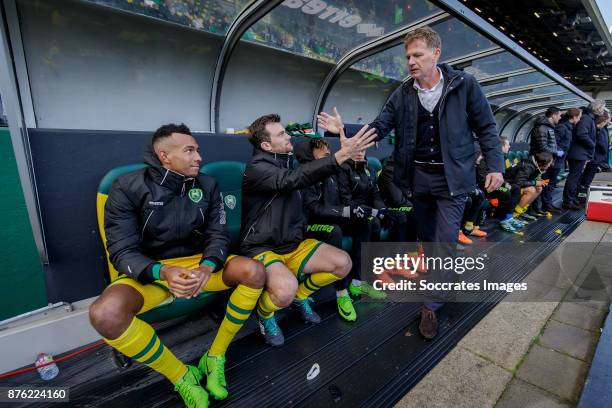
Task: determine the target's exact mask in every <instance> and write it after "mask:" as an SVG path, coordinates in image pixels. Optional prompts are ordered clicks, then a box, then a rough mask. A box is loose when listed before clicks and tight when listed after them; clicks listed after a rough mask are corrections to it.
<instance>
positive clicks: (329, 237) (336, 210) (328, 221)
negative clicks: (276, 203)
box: [295, 138, 385, 321]
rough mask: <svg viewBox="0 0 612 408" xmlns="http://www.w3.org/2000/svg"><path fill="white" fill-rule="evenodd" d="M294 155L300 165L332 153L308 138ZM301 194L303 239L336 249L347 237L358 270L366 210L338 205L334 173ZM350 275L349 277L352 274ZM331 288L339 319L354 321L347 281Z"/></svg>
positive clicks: (322, 143) (366, 232) (366, 233)
mask: <svg viewBox="0 0 612 408" xmlns="http://www.w3.org/2000/svg"><path fill="white" fill-rule="evenodd" d="M295 153H296V158H297V159H298V161H299V162H300V163H302V164H304V163H308V162H311V161H312V160H317V159H321V158H324V157H327V156H329V155H330V154H331V152H330V150H329V143H328V142H327V141H326V140H325V139H322V138H315V139H310V140H307V141H304V142H302V143H300V144H298V145H297V146H296V149H295ZM302 193H303V197H304V209H305V211H306V213H307V215H308V223H309V225H308V228H307V233H306V236H307V237H309V238H315V239H318V240H320V241H323V242H326V243H328V244H330V245H333V246H335V247H337V248H342V238H343V237H344V236H350V237H351V238H352V246H351V250H350V251H349V253H350V255H351V259H352V260H353V268H357V269H358V268H360V265H361V242H362V241H363V240H365V241H368V240H369V239H370V235H371V231H369V230H368V229H367V228H360V227H361V226H362V224H363V221H364V220H365V215H366V212H367V210H364V209H363V208H360V207H359V206H353V207H352V208H351V206H350V205H344V204H342V203H341V200H340V192H339V183H338V177H337V175H335V174H333V175H331V176H329V177H328V178H326V179H325V180H323V181H321V182H319V183H316V184H313V185H312V186H310V187H308V188H306V189H304V190H303V191H302ZM350 276H352V273H351V275H350ZM350 276H349V277H350ZM334 286H335V287H336V301H337V304H338V312H339V314H340V316H342V318H344V319H345V320H348V321H355V320H356V319H357V312H356V311H355V308H354V306H353V301H352V300H351V297H350V296H349V293H348V291H347V286H348V285H347V282H346V278H345V279H342V280H339V281H336V282H334ZM370 288H371V286H370V285H368V284H367V283H366V284H364V286H363V288H361V289H363V290H364V291H367V290H368V289H370ZM372 290H373V289H372ZM353 292H355V290H354V289H353ZM372 296H375V297H376V298H384V297H385V293H383V292H378V291H374V292H373V293H372Z"/></svg>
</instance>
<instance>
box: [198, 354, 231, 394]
mask: <svg viewBox="0 0 612 408" xmlns="http://www.w3.org/2000/svg"><path fill="white" fill-rule="evenodd" d="M198 369H200V372H201V373H202V374H204V375H206V389H207V390H208V392H210V395H212V396H213V398H214V399H216V400H222V399H225V398H227V395H228V392H227V382H226V381H225V356H215V357H211V356H209V355H208V352H206V353H205V354H204V355H203V356H202V358H201V359H200V362H199V363H198Z"/></svg>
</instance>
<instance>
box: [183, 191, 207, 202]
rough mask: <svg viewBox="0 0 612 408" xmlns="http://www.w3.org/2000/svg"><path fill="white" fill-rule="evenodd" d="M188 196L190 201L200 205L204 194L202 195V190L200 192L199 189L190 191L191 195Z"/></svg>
mask: <svg viewBox="0 0 612 408" xmlns="http://www.w3.org/2000/svg"><path fill="white" fill-rule="evenodd" d="M187 196H189V199H190V200H191V201H193V202H194V203H199V202H200V201H202V197H203V196H204V193H202V190H200V189H199V188H192V189H191V190H189V193H187Z"/></svg>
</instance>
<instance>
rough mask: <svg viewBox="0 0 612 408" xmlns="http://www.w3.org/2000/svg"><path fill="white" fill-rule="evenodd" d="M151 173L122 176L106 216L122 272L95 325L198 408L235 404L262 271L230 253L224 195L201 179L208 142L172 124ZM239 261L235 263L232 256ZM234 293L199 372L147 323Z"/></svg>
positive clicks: (161, 132) (156, 147) (152, 158)
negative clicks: (161, 311) (230, 365)
mask: <svg viewBox="0 0 612 408" xmlns="http://www.w3.org/2000/svg"><path fill="white" fill-rule="evenodd" d="M144 161H145V163H146V164H147V167H146V168H144V169H142V170H137V171H134V172H131V173H128V174H124V175H122V176H120V177H119V178H117V180H116V181H115V182H114V184H113V187H112V189H111V191H110V194H109V196H108V200H107V201H106V205H105V208H104V230H105V232H106V239H107V249H108V253H109V259H110V261H111V262H112V264H113V266H114V267H115V269H116V270H117V271H118V272H119V273H120V275H119V277H118V278H117V279H115V280H114V281H113V282H112V283H111V284H110V285H109V287H108V288H106V290H104V292H103V293H102V295H101V296H100V297H99V298H98V299H97V300H96V301H95V302H94V303H93V304H92V305H91V307H90V309H89V315H90V319H91V323H92V325H93V327H94V328H95V329H96V330H97V331H98V332H99V333H100V334H101V335H102V337H104V340H105V341H106V342H107V343H108V344H109V345H110V346H112V347H114V348H115V349H117V350H119V351H120V352H121V353H123V354H124V355H126V356H129V357H131V358H133V359H134V360H137V361H140V362H142V363H143V364H146V365H147V366H149V367H151V368H152V369H154V370H155V371H157V372H159V373H160V374H162V375H164V376H165V377H166V378H168V380H170V381H171V382H172V383H173V384H174V389H175V390H176V391H178V393H179V394H180V395H181V397H182V398H183V401H184V402H185V405H187V406H188V407H206V406H208V395H207V393H206V391H205V390H204V389H203V388H202V387H201V386H200V379H201V378H202V375H203V374H204V375H206V376H207V380H206V388H207V389H208V391H209V392H210V393H211V394H212V396H213V397H214V398H215V399H224V398H226V397H227V385H226V381H225V351H226V350H227V347H228V346H229V344H230V342H231V341H232V339H233V337H234V335H235V334H236V333H237V332H238V330H239V329H240V328H241V327H242V325H243V324H244V322H245V321H246V320H247V319H248V317H249V315H250V314H251V310H252V309H253V308H254V307H255V305H256V304H257V299H258V298H259V296H260V294H261V291H262V289H263V286H264V282H265V271H264V267H263V265H262V264H261V263H259V262H255V261H253V260H251V259H249V258H245V257H242V256H235V255H229V253H228V250H229V243H230V239H229V234H228V232H227V226H226V216H225V210H224V207H223V197H222V195H221V193H220V191H219V188H218V186H217V182H216V180H215V179H214V178H212V177H210V176H208V175H205V174H201V173H200V172H199V170H200V163H201V161H202V158H201V157H200V153H199V149H198V143H197V142H196V140H195V139H194V138H193V136H191V132H190V130H189V128H187V126H185V125H174V124H169V125H164V126H162V127H160V128H159V129H157V131H156V132H155V133H154V135H153V138H152V141H151V145H149V146H147V148H146V149H145V157H144ZM228 255H229V256H228ZM230 288H234V289H233V292H232V295H231V296H230V298H229V302H228V304H227V309H226V314H225V317H224V319H223V322H222V323H221V326H220V327H219V330H218V332H217V335H216V337H215V339H214V341H213V343H212V345H211V347H210V349H209V351H208V352H207V353H206V354H204V355H203V356H202V358H201V359H200V361H199V364H198V367H193V366H187V365H185V364H183V363H182V362H181V361H180V360H179V359H178V358H177V357H176V356H174V354H172V352H171V351H170V350H169V349H168V348H167V347H165V346H164V344H163V343H162V341H161V340H160V339H159V338H158V337H157V335H156V334H155V330H153V328H152V327H151V326H150V325H149V324H147V323H146V322H145V321H143V320H141V319H139V318H138V316H139V315H140V314H142V313H144V312H146V311H148V310H151V309H153V308H154V307H156V306H158V305H160V304H164V303H168V302H172V300H173V299H174V298H177V297H179V298H190V297H194V296H198V295H199V294H200V293H202V292H217V291H223V290H228V289H230Z"/></svg>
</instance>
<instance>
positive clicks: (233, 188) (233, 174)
mask: <svg viewBox="0 0 612 408" xmlns="http://www.w3.org/2000/svg"><path fill="white" fill-rule="evenodd" d="M245 168H246V164H244V163H242V162H238V161H218V162H212V163H208V164H205V165H204V166H202V168H201V169H200V171H201V172H202V173H204V174H208V175H209V176H212V177H214V178H215V179H216V180H217V183H218V184H219V189H220V190H221V193H222V194H223V203H224V205H225V214H226V215H227V228H228V230H229V234H230V239H231V242H232V248H235V247H236V246H237V245H238V240H239V236H240V215H241V210H242V176H243V174H244V170H245Z"/></svg>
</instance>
